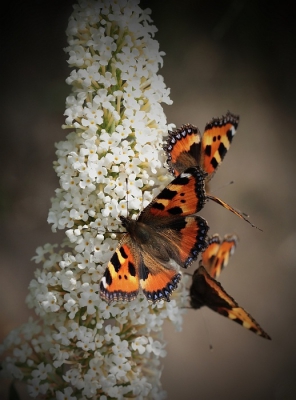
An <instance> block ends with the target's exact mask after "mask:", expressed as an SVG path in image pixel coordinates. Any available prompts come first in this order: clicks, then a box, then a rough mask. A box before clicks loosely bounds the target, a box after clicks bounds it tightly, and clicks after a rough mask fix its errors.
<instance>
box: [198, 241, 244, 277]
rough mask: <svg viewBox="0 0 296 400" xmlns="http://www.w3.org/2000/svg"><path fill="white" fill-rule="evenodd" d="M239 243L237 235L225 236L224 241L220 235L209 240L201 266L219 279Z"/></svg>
mask: <svg viewBox="0 0 296 400" xmlns="http://www.w3.org/2000/svg"><path fill="white" fill-rule="evenodd" d="M237 241H238V238H237V236H236V235H225V236H224V238H223V240H221V238H220V236H219V235H218V234H215V235H213V236H212V237H210V238H209V240H208V247H207V248H206V250H205V251H204V252H203V253H202V256H201V265H203V266H204V267H205V269H206V270H207V272H208V273H209V274H210V275H211V277H212V278H218V277H219V276H220V273H221V271H222V269H223V268H225V267H226V266H227V265H228V262H229V258H230V256H231V255H232V254H233V253H234V250H235V248H236V245H237Z"/></svg>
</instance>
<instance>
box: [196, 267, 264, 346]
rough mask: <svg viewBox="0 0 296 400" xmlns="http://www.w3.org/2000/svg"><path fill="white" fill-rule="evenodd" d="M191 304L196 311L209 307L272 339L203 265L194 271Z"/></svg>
mask: <svg viewBox="0 0 296 400" xmlns="http://www.w3.org/2000/svg"><path fill="white" fill-rule="evenodd" d="M190 304H191V307H192V308H194V309H198V308H200V307H202V306H207V307H209V308H211V309H212V310H213V311H216V312H217V313H219V314H220V315H223V316H224V317H227V318H229V319H231V320H232V321H235V322H237V323H239V324H240V325H242V326H243V327H245V328H246V329H249V330H250V331H252V332H254V333H256V334H257V335H259V336H262V337H264V338H266V339H270V336H269V335H268V334H267V333H266V332H265V331H264V330H263V329H262V328H261V327H260V325H259V324H258V323H257V322H256V321H255V320H254V318H253V317H251V315H250V314H248V313H247V312H246V311H245V310H244V309H243V308H242V307H240V306H239V305H238V303H237V302H236V301H235V300H234V299H233V298H232V297H231V296H229V295H228V294H227V293H226V291H225V290H224V289H223V287H222V286H221V284H220V283H219V282H217V281H216V280H215V279H213V278H212V277H211V276H210V275H209V274H208V273H207V271H206V269H205V268H204V267H203V266H202V265H201V266H200V267H199V268H198V269H197V270H195V271H194V274H193V277H192V285H191V287H190Z"/></svg>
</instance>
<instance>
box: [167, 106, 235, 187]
mask: <svg viewBox="0 0 296 400" xmlns="http://www.w3.org/2000/svg"><path fill="white" fill-rule="evenodd" d="M238 123H239V116H236V115H233V114H231V113H230V112H228V113H227V114H226V115H225V116H222V117H221V118H213V119H212V120H211V121H210V122H209V123H207V124H206V127H205V131H204V134H203V135H201V133H200V131H199V130H198V128H196V127H195V126H193V125H191V124H185V125H183V126H182V127H181V128H180V129H177V130H176V131H173V132H171V131H169V137H168V139H167V144H166V146H164V150H165V151H166V153H167V157H168V159H167V163H168V165H169V170H170V172H171V173H172V174H173V175H174V176H178V175H179V174H180V173H181V172H183V171H184V170H185V169H187V168H189V167H193V166H195V165H199V166H200V167H201V168H202V170H203V171H204V172H206V173H207V174H208V175H207V176H206V179H205V180H206V182H208V181H209V180H210V179H211V178H212V177H213V175H214V173H215V172H216V169H217V168H218V166H219V165H220V164H221V162H222V161H223V159H224V157H225V155H226V153H227V151H228V150H229V147H230V144H231V142H232V139H233V137H234V135H235V133H236V130H237V127H238Z"/></svg>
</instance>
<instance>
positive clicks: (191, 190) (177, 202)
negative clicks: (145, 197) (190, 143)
mask: <svg viewBox="0 0 296 400" xmlns="http://www.w3.org/2000/svg"><path fill="white" fill-rule="evenodd" d="M205 202H206V192H205V174H204V172H203V171H202V170H201V169H200V168H199V167H192V168H188V169H187V170H185V171H184V172H182V173H181V174H180V175H178V176H177V177H176V178H175V179H174V180H173V181H172V182H171V183H170V184H169V185H167V187H166V188H164V189H163V190H162V191H161V192H160V193H159V195H158V196H156V197H155V199H154V200H153V201H152V202H151V203H150V204H149V205H148V206H147V207H146V208H145V209H144V210H143V211H142V212H141V214H140V216H139V219H138V220H139V221H141V222H144V223H147V224H149V223H150V224H151V223H152V224H154V223H157V221H159V220H160V219H166V218H167V217H177V216H186V215H191V214H195V213H197V212H198V211H200V210H201V209H202V208H203V207H204V205H205Z"/></svg>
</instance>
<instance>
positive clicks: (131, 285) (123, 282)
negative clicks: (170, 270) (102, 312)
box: [100, 234, 140, 303]
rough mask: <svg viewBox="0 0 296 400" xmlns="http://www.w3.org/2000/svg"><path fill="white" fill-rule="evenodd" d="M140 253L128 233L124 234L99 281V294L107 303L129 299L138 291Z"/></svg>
mask: <svg viewBox="0 0 296 400" xmlns="http://www.w3.org/2000/svg"><path fill="white" fill-rule="evenodd" d="M139 264H140V255H139V254H138V253H137V251H136V250H135V247H134V245H133V242H132V240H131V238H130V236H129V235H128V234H126V235H124V237H123V239H122V241H121V242H120V243H119V245H118V247H117V249H116V251H115V253H114V254H113V256H112V258H111V260H110V261H109V263H108V265H107V267H106V270H105V273H104V275H103V278H102V279H101V282H100V295H101V297H102V298H103V299H104V300H106V301H107V302H108V303H111V302H112V301H131V300H133V299H135V298H136V297H137V295H138V293H139V288H140V277H139Z"/></svg>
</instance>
